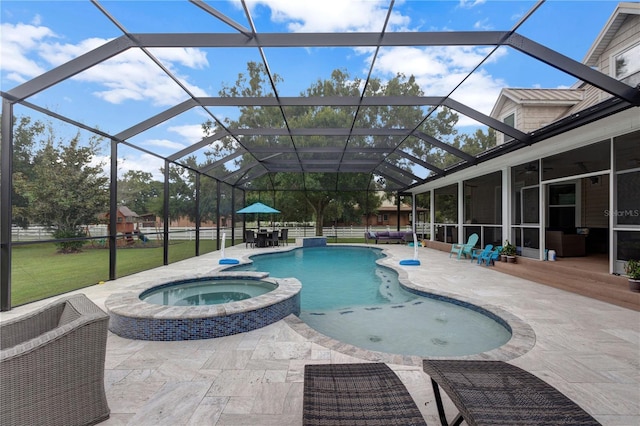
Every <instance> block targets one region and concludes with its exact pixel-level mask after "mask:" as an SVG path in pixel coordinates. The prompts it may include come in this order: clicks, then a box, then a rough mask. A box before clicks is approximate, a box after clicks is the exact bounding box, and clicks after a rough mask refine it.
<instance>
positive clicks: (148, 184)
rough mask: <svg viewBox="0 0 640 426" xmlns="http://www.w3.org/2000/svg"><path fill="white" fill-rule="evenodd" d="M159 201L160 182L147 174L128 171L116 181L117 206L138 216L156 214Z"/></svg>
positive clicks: (160, 194) (160, 198)
mask: <svg viewBox="0 0 640 426" xmlns="http://www.w3.org/2000/svg"><path fill="white" fill-rule="evenodd" d="M161 200H162V182H158V181H156V180H153V174H151V173H149V172H143V171H140V170H129V171H127V172H126V173H125V174H124V175H122V178H121V179H119V180H118V204H120V205H123V206H127V207H129V208H130V209H131V210H133V211H134V212H136V213H138V214H144V213H156V214H157V213H158V212H159V211H161V210H158V209H159V208H161V207H160V206H161V205H162V203H161Z"/></svg>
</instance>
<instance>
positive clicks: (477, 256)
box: [471, 244, 493, 263]
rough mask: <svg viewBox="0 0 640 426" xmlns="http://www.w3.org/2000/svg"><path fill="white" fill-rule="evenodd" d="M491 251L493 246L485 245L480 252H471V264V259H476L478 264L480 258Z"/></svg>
mask: <svg viewBox="0 0 640 426" xmlns="http://www.w3.org/2000/svg"><path fill="white" fill-rule="evenodd" d="M491 251H493V244H487V245H486V246H484V249H482V250H481V251H480V250H474V251H472V252H471V261H472V262H473V259H478V263H480V258H481V257H482V256H485V255H488V254H489V253H491Z"/></svg>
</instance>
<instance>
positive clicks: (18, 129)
mask: <svg viewBox="0 0 640 426" xmlns="http://www.w3.org/2000/svg"><path fill="white" fill-rule="evenodd" d="M13 125H14V131H13V188H12V190H11V191H12V192H11V204H12V221H13V224H14V225H17V226H20V227H22V228H27V227H28V226H29V217H28V207H29V200H28V198H27V195H26V194H27V190H26V186H27V183H28V182H30V181H32V180H33V174H34V169H33V167H32V166H33V155H34V148H35V146H36V145H37V143H38V141H37V139H38V138H39V137H41V136H42V135H43V134H44V132H45V126H44V124H43V123H42V122H40V121H35V122H32V120H31V117H26V116H22V117H20V118H19V119H18V118H17V117H14V118H13Z"/></svg>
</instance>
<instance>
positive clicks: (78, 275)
mask: <svg viewBox="0 0 640 426" xmlns="http://www.w3.org/2000/svg"><path fill="white" fill-rule="evenodd" d="M338 241H339V243H362V242H364V239H363V238H344V239H339V240H338ZM241 242H242V241H241V240H236V241H235V244H240V243H241ZM215 250H216V242H215V241H212V240H200V253H201V254H205V253H208V252H211V251H215ZM194 255H195V241H182V240H172V241H171V243H170V245H169V263H174V262H178V261H180V260H184V259H188V258H190V257H193V256H194ZM11 263H12V269H11V305H12V306H18V305H23V304H25V303H29V302H33V301H36V300H40V299H44V298H47V297H51V296H55V295H58V294H63V293H67V292H69V291H72V290H77V289H79V288H83V287H87V286H90V285H93V284H97V283H100V282H103V281H108V280H109V250H108V249H107V248H104V247H94V248H91V247H90V246H86V247H85V248H84V249H83V251H82V252H81V253H76V254H60V253H58V252H57V248H56V246H55V245H53V244H50V243H48V244H47V243H43V244H30V245H24V246H14V247H13V251H12V262H11ZM162 263H163V252H162V245H154V244H147V245H142V244H141V243H137V245H136V246H135V247H134V248H118V251H117V255H116V275H117V276H118V277H124V276H126V275H131V274H134V273H136V272H141V271H145V270H147V269H152V268H156V267H159V266H162Z"/></svg>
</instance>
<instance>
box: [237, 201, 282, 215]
mask: <svg viewBox="0 0 640 426" xmlns="http://www.w3.org/2000/svg"><path fill="white" fill-rule="evenodd" d="M236 213H280V210H276V209H274V208H273V207H269V206H267V205H266V204H262V203H253V204H251V205H250V206H247V207H245V208H242V209H240V210H238V211H237V212H236Z"/></svg>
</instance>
